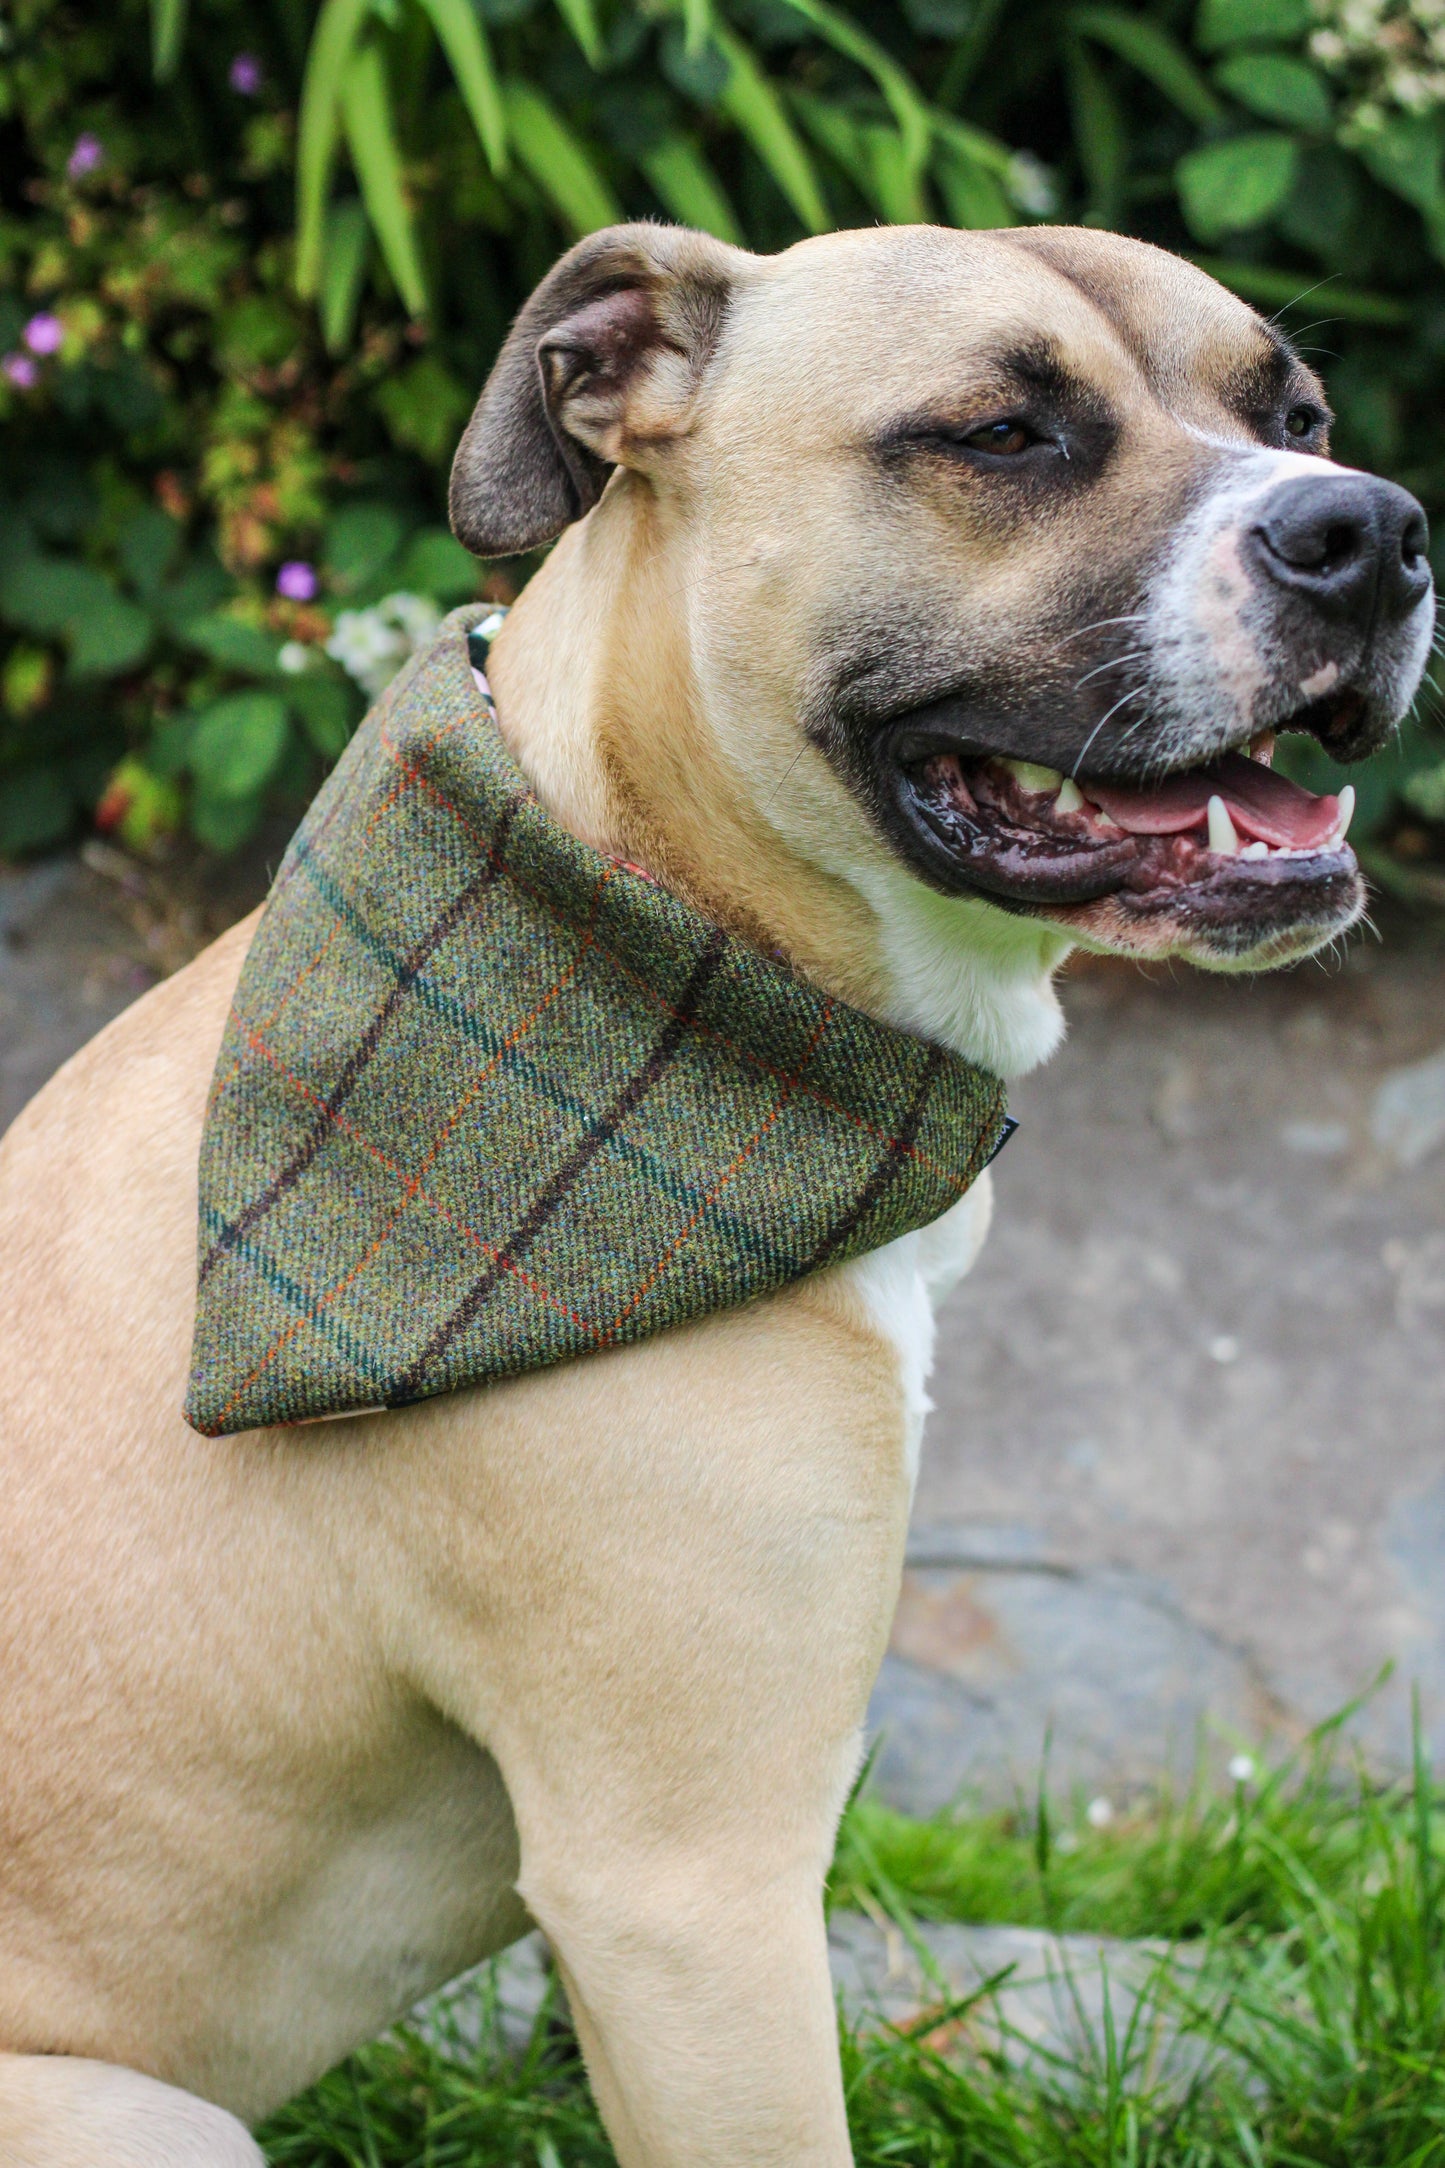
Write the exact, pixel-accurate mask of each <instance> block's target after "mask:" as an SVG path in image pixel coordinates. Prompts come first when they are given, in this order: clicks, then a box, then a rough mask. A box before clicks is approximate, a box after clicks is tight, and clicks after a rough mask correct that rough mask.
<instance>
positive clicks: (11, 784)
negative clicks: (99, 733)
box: [0, 767, 72, 858]
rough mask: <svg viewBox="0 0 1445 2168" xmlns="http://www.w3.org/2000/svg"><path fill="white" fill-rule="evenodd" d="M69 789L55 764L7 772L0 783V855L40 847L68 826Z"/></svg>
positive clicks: (7, 855)
mask: <svg viewBox="0 0 1445 2168" xmlns="http://www.w3.org/2000/svg"><path fill="white" fill-rule="evenodd" d="M71 812H72V804H71V796H70V792H69V791H68V790H67V789H66V787H65V781H64V778H63V776H62V774H61V771H60V769H59V768H58V767H44V768H31V769H28V770H27V771H26V772H25V773H24V774H22V775H7V776H6V777H5V780H4V782H3V784H0V856H3V857H6V858H8V857H11V856H13V855H15V854H18V853H19V852H20V851H38V850H42V849H43V848H44V847H45V845H46V844H47V843H58V842H59V841H60V839H61V837H62V836H63V835H64V834H65V831H66V829H67V828H68V827H69V826H70V820H71Z"/></svg>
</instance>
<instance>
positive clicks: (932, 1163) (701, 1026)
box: [387, 741, 969, 1197]
mask: <svg viewBox="0 0 1445 2168" xmlns="http://www.w3.org/2000/svg"><path fill="white" fill-rule="evenodd" d="M387 751H388V752H389V753H390V754H391V756H392V758H393V759H394V760H395V761H396V763H397V765H398V766H399V767H400V768H401V769H402V770H403V773H404V774H405V775H406V776H407V778H408V780H409V781H411V782H414V783H419V784H420V785H421V787H422V789H423V790H424V791H426V792H427V794H428V795H429V796H430V797H432V798H434V799H435V801H436V803H437V804H438V805H439V806H440V807H441V808H442V809H443V811H444V812H446V813H449V814H450V815H451V817H452V819H453V820H454V821H455V822H456V824H457V826H458V827H459V828H460V829H461V831H462V833H463V834H464V835H465V836H466V837H467V838H468V840H469V841H470V842H471V843H473V844H474V845H475V846H476V847H477V848H478V849H479V850H485V849H487V848H489V847H490V846H489V844H488V841H487V838H486V837H485V836H484V835H482V834H480V833H479V832H478V831H477V830H476V829H475V828H474V827H473V826H472V825H471V823H470V822H469V821H467V820H466V819H464V817H463V816H462V814H460V813H459V812H458V811H457V808H456V807H455V806H454V805H453V804H452V802H451V800H450V799H449V798H448V797H447V796H446V794H445V792H444V791H440V790H438V788H437V786H436V785H435V783H433V782H432V780H431V778H430V777H429V776H427V775H425V774H423V773H422V771H421V770H420V769H419V768H413V767H411V766H409V765H408V764H407V763H406V762H405V761H404V760H403V758H402V756H401V754H400V753H399V752H398V751H397V749H396V747H395V745H394V744H392V743H391V742H390V741H387ZM612 862H613V864H614V866H619V867H621V868H623V869H624V870H625V871H627V872H635V871H636V870H637V869H636V868H634V867H631V866H629V865H628V862H627V860H626V859H623V858H614V859H613V861H612ZM507 878H508V880H509V881H510V882H511V883H512V885H513V886H514V887H515V888H519V889H520V890H521V891H522V893H523V895H525V896H530V897H531V899H532V901H533V902H534V903H537V904H540V905H541V907H542V909H543V910H544V911H546V913H547V914H548V916H549V917H550V918H551V920H552V922H553V924H554V925H558V926H561V927H562V928H563V930H564V931H565V930H566V921H565V920H564V919H563V918H562V917H561V916H560V914H559V913H558V911H557V909H556V907H555V906H554V905H553V903H552V902H551V900H550V899H549V898H548V897H547V896H545V895H544V894H543V893H542V891H541V890H540V889H536V888H533V887H532V885H531V884H530V882H528V881H525V880H523V878H522V876H521V875H520V874H519V873H518V871H517V869H516V867H515V866H508V868H507ZM645 878H647V879H649V880H650V879H651V875H647V876H645ZM603 953H604V954H605V955H606V956H607V959H608V961H609V962H610V963H611V964H612V965H613V966H614V968H615V969H616V970H617V971H619V972H620V973H621V975H622V976H623V978H625V979H628V980H630V981H631V983H632V984H633V985H634V986H635V987H636V988H637V989H638V990H639V992H640V993H642V994H644V995H645V996H646V998H647V999H648V1000H649V1001H650V1002H651V1003H652V1004H653V1006H654V1007H655V1008H656V1009H658V1010H660V1011H661V1013H662V1014H663V1015H664V1016H667V1017H670V1018H673V1019H675V1018H676V1015H677V1011H676V1009H675V1008H674V1007H673V1005H672V1003H671V1002H670V1001H669V1000H668V999H667V997H666V995H665V994H660V993H659V992H658V991H657V989H656V987H654V986H649V985H648V983H647V981H646V979H644V978H642V977H641V976H640V975H639V974H638V973H637V972H636V971H633V970H632V969H631V968H630V966H629V965H627V964H626V963H624V961H623V959H622V958H621V957H620V956H619V955H618V954H617V951H616V950H615V949H613V948H610V947H606V946H605V945H604V949H603ZM689 1024H690V1028H691V1029H692V1030H693V1031H695V1032H697V1033H698V1034H699V1035H701V1036H703V1037H706V1038H709V1039H712V1040H715V1041H716V1043H717V1044H718V1045H719V1046H725V1047H726V1048H727V1050H728V1052H729V1053H730V1054H735V1055H736V1056H737V1058H738V1059H739V1061H744V1062H746V1063H748V1065H749V1067H751V1068H753V1069H756V1070H758V1071H759V1072H760V1073H761V1074H762V1075H764V1076H770V1077H773V1078H775V1079H776V1080H777V1081H778V1082H780V1083H784V1084H787V1083H789V1082H791V1079H790V1078H789V1076H788V1072H787V1071H786V1070H785V1069H783V1068H780V1067H778V1066H777V1065H776V1064H775V1063H773V1062H769V1061H765V1060H763V1058H762V1057H761V1056H760V1055H757V1054H754V1053H751V1052H750V1051H749V1049H748V1048H747V1047H744V1046H739V1045H738V1043H737V1041H736V1040H734V1039H730V1038H729V1037H728V1035H727V1033H726V1032H723V1031H719V1030H718V1029H717V1028H716V1026H715V1025H712V1024H706V1023H704V1022H702V1020H701V1019H700V1018H698V1017H692V1018H690V1019H689ZM797 1088H798V1089H799V1090H801V1091H802V1092H803V1094H804V1095H805V1097H807V1098H809V1099H811V1100H812V1101H813V1103H814V1105H815V1106H820V1107H825V1108H826V1109H827V1111H828V1112H829V1113H830V1114H836V1115H838V1116H839V1117H840V1119H841V1120H843V1121H845V1122H847V1123H849V1125H850V1126H851V1127H852V1128H854V1129H856V1130H857V1131H858V1132H859V1133H860V1135H862V1136H866V1137H871V1138H872V1139H873V1141H874V1143H875V1144H883V1145H887V1146H888V1147H889V1148H890V1149H892V1150H894V1151H898V1150H900V1149H901V1151H902V1153H903V1156H904V1157H906V1158H908V1159H916V1160H917V1161H918V1162H919V1164H920V1165H921V1166H924V1167H927V1168H928V1170H929V1171H930V1173H932V1174H935V1175H937V1177H938V1179H939V1180H940V1181H941V1182H944V1183H946V1184H947V1186H948V1187H949V1188H950V1189H952V1190H954V1191H955V1192H956V1193H957V1195H959V1196H960V1197H961V1196H962V1195H963V1193H964V1191H965V1190H966V1189H967V1188H968V1186H969V1185H968V1181H967V1180H966V1179H964V1180H960V1178H959V1177H958V1176H957V1175H956V1174H954V1173H953V1171H952V1170H951V1169H950V1168H948V1167H945V1166H943V1165H941V1164H940V1162H939V1161H938V1160H936V1159H935V1158H934V1157H933V1155H932V1153H931V1152H926V1151H925V1150H924V1149H923V1147H922V1145H920V1144H913V1143H910V1144H904V1145H902V1146H901V1147H900V1144H899V1140H898V1138H897V1137H893V1136H890V1135H889V1133H888V1131H887V1130H886V1129H879V1128H878V1127H876V1125H875V1124H874V1123H872V1122H867V1121H864V1120H863V1118H862V1116H861V1115H858V1114H854V1113H853V1112H852V1110H851V1108H848V1107H844V1106H840V1105H839V1104H838V1102H837V1100H836V1099H830V1098H829V1097H828V1094H827V1093H826V1092H821V1091H819V1090H818V1088H817V1086H816V1085H814V1084H803V1085H800V1086H798V1087H797Z"/></svg>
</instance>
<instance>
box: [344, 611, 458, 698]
mask: <svg viewBox="0 0 1445 2168" xmlns="http://www.w3.org/2000/svg"><path fill="white" fill-rule="evenodd" d="M441 621H442V618H441V611H440V610H439V609H438V608H437V606H436V604H435V603H434V602H433V601H431V600H430V598H429V597H428V596H426V595H409V594H396V595H384V596H383V597H382V599H381V601H380V602H376V603H373V604H372V606H371V608H370V609H369V610H343V611H342V612H341V614H340V616H339V617H338V618H337V620H336V630H335V631H334V632H333V633H332V635H331V638H330V639H329V640H328V641H327V643H326V652H327V654H328V655H330V656H331V658H332V660H333V661H334V662H339V663H340V665H341V667H342V669H343V670H344V671H345V672H346V674H347V676H348V677H352V678H355V680H356V682H357V684H358V685H359V686H360V687H361V689H362V691H363V692H364V693H365V694H366V695H367V696H368V698H369V699H372V700H376V699H379V697H380V696H381V694H382V693H383V692H385V690H386V688H387V686H388V685H389V684H390V683H391V681H392V679H393V678H394V677H395V676H396V673H397V671H398V670H399V669H400V668H401V666H402V664H403V663H404V662H405V661H406V660H407V659H408V657H409V656H411V655H414V654H415V652H416V650H417V649H418V648H419V647H424V646H425V645H426V643H427V641H428V640H430V639H431V638H432V637H433V636H434V635H435V633H436V629H437V627H438V625H440V623H441Z"/></svg>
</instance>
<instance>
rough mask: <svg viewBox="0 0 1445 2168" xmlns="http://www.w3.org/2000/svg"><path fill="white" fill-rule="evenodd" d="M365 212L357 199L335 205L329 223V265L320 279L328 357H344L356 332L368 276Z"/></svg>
mask: <svg viewBox="0 0 1445 2168" xmlns="http://www.w3.org/2000/svg"><path fill="white" fill-rule="evenodd" d="M368 234H369V229H368V227H367V223H366V211H365V208H364V207H363V205H362V204H361V202H360V201H359V200H358V198H357V197H355V196H348V197H347V199H346V201H345V202H344V203H338V204H335V205H333V207H332V209H331V212H330V214H329V215H328V217H327V220H326V265H325V269H324V271H323V272H322V276H321V336H322V338H323V339H324V340H325V341H326V351H327V353H328V354H343V353H345V351H346V349H347V347H348V346H350V344H351V339H352V334H353V333H354V331H355V329H356V311H357V308H358V307H359V305H360V302H361V288H362V282H363V280H364V279H365V277H366V244H367V239H368Z"/></svg>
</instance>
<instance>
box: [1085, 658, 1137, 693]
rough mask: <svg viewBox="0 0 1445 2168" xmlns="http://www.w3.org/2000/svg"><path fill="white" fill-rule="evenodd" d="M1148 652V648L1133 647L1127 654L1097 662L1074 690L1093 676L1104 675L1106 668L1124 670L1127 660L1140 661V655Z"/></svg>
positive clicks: (1086, 672)
mask: <svg viewBox="0 0 1445 2168" xmlns="http://www.w3.org/2000/svg"><path fill="white" fill-rule="evenodd" d="M1147 652H1148V650H1147V649H1145V648H1142V647H1136V648H1133V649H1131V650H1130V652H1129V653H1128V654H1127V655H1115V656H1114V657H1113V658H1112V660H1111V661H1109V662H1101V663H1099V664H1097V665H1096V666H1095V668H1094V669H1092V670H1086V671H1085V672H1084V675H1083V676H1082V677H1081V678H1080V679H1079V681H1078V683H1077V684H1076V685H1075V687H1074V691H1075V692H1078V691H1080V689H1081V688H1082V687H1083V686H1085V685H1087V684H1088V683H1089V681H1090V679H1091V678H1096V677H1102V676H1103V675H1104V672H1105V671H1106V670H1122V669H1123V667H1124V665H1125V663H1126V662H1138V661H1139V659H1140V657H1141V656H1142V655H1144V654H1146V653H1147Z"/></svg>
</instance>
